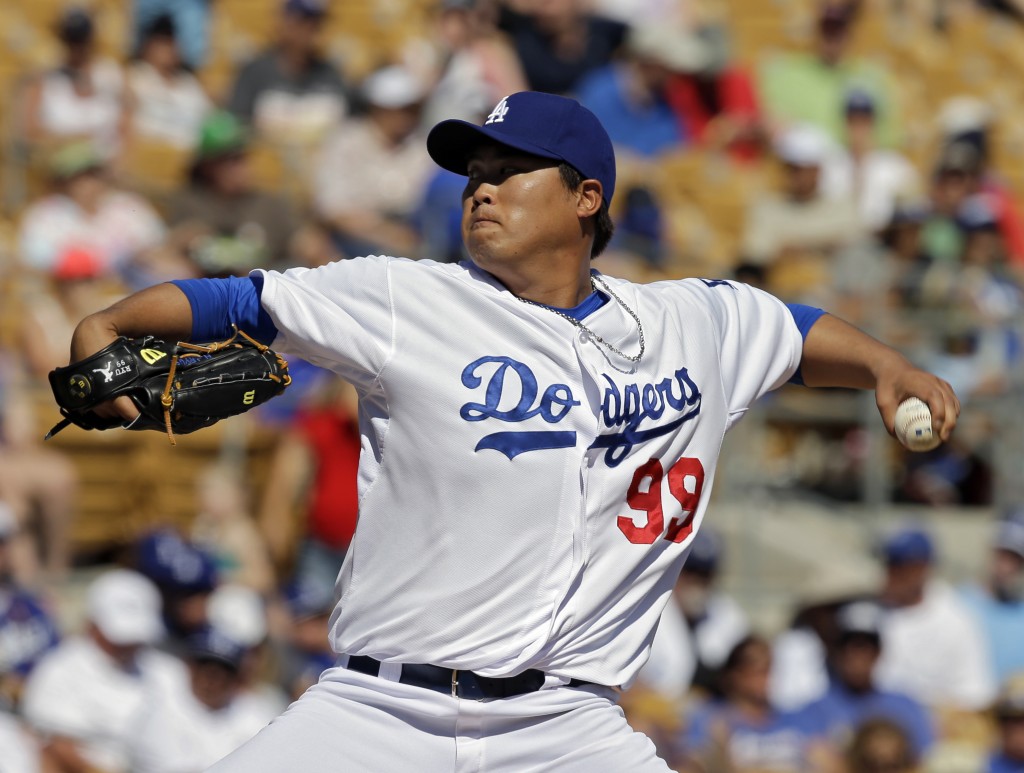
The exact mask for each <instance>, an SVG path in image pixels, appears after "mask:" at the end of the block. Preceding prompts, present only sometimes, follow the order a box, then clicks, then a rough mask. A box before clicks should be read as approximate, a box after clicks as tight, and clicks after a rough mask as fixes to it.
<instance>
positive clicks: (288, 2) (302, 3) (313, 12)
mask: <svg viewBox="0 0 1024 773" xmlns="http://www.w3.org/2000/svg"><path fill="white" fill-rule="evenodd" d="M284 12H285V13H288V14H292V15H294V16H302V17H304V18H307V19H319V18H321V17H322V16H326V15H327V2H326V0H284Z"/></svg>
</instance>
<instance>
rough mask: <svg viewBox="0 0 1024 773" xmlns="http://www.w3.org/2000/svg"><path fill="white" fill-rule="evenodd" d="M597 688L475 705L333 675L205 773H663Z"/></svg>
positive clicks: (643, 740) (344, 672)
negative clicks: (543, 772)
mask: <svg viewBox="0 0 1024 773" xmlns="http://www.w3.org/2000/svg"><path fill="white" fill-rule="evenodd" d="M613 699H614V693H613V691H611V690H608V689H606V688H601V687H575V688H570V687H551V688H544V689H541V690H538V691H537V692H532V693H527V694H525V695H518V696H515V697H512V698H501V699H494V700H485V701H474V700H467V699H460V698H453V697H451V696H450V695H446V694H444V693H440V692H435V691H433V690H429V689H425V688H421V687H413V686H410V685H405V684H401V683H399V682H392V681H389V680H387V679H384V678H381V677H376V676H368V675H365V674H361V673H357V672H355V671H349V670H348V669H345V668H341V667H335V668H330V669H328V670H327V671H325V672H324V674H323V675H322V676H321V678H320V682H319V683H318V684H316V685H314V686H313V687H311V688H310V689H309V690H307V691H306V693H305V694H304V695H303V696H302V697H301V698H300V699H299V700H297V701H296V702H295V703H293V704H292V705H291V706H290V707H289V708H288V710H287V711H285V712H284V714H282V715H281V716H280V717H278V718H277V719H275V720H274V721H273V722H272V723H271V724H270V725H268V726H267V727H265V728H264V729H263V730H262V731H260V733H259V734H258V735H257V736H256V737H255V738H253V739H252V740H251V741H249V742H248V743H246V744H245V745H244V746H242V747H241V748H240V749H238V750H237V751H235V752H233V753H232V754H230V755H228V756H227V757H226V758H225V759H223V760H221V761H220V762H219V763H217V764H216V765H214V766H213V767H212V768H210V771H211V772H212V773H339V772H341V771H344V772H345V773H403V772H404V771H416V773H530V772H536V773H540V771H545V772H546V773H654V772H655V771H657V772H658V773H666V772H667V771H668V770H669V767H668V765H666V764H665V762H664V761H663V760H661V759H660V758H658V756H657V754H656V752H655V748H654V744H653V743H652V742H651V740H650V739H649V738H647V736H645V735H643V734H641V733H637V732H635V731H634V730H633V729H632V728H631V727H630V726H629V725H628V724H627V723H626V720H625V718H624V717H623V714H622V710H621V709H620V708H619V707H618V706H617V705H616V704H615V702H614V700H613Z"/></svg>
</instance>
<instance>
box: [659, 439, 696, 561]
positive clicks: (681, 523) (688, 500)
mask: <svg viewBox="0 0 1024 773" xmlns="http://www.w3.org/2000/svg"><path fill="white" fill-rule="evenodd" d="M688 480H692V481H693V484H692V485H693V490H692V491H690V490H689V489H688V488H687V487H686V483H687V481H688ZM703 489H704V465H703V464H701V463H700V459H694V458H692V457H686V456H684V457H683V458H682V459H680V460H679V461H678V462H676V463H675V464H673V465H672V468H671V469H670V470H669V471H668V490H669V491H671V492H672V496H674V497H675V498H676V499H677V500H679V506H680V507H681V508H682V509H683V512H682V513H681V514H680V515H678V516H675V517H674V518H672V520H671V521H669V524H668V531H667V532H665V539H667V540H671V541H672V542H682V541H683V540H684V539H686V538H687V537H689V536H690V532H692V531H693V514H694V513H696V512H697V505H699V504H700V492H701V491H703Z"/></svg>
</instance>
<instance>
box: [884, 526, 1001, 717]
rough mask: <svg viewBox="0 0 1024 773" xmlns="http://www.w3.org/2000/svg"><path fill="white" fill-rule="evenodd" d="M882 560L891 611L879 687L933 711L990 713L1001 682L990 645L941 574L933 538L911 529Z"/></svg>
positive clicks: (896, 537) (889, 542)
mask: <svg viewBox="0 0 1024 773" xmlns="http://www.w3.org/2000/svg"><path fill="white" fill-rule="evenodd" d="M882 557H883V560H884V561H885V567H886V574H885V580H884V584H883V587H882V592H881V601H882V603H883V604H884V605H885V607H886V610H887V611H886V614H885V616H884V617H883V621H882V631H881V632H882V656H881V658H880V659H879V661H878V666H877V671H876V672H875V673H876V678H877V682H878V686H879V687H881V688H883V689H887V690H892V691H896V692H905V693H907V694H908V695H910V696H911V697H913V698H915V699H917V700H918V701H920V702H921V703H923V704H925V705H926V706H929V707H932V708H939V707H942V708H950V709H961V710H966V711H976V710H981V709H984V708H986V707H988V706H989V705H990V704H991V702H992V700H993V699H994V698H995V695H996V684H995V680H994V678H993V675H992V667H991V664H990V662H989V656H988V652H987V650H986V648H985V642H984V640H983V639H982V637H981V634H980V632H979V630H978V624H977V622H976V621H975V619H974V616H973V615H972V614H971V613H970V611H969V610H968V609H967V607H966V606H965V605H964V604H963V602H962V601H961V600H960V598H959V597H958V596H957V595H956V593H955V591H954V590H953V589H952V588H951V587H950V586H949V585H948V584H947V583H945V582H944V581H942V580H940V579H938V578H937V577H935V576H934V574H933V568H934V561H935V547H934V544H933V542H932V538H931V537H930V536H929V535H928V533H927V532H925V531H924V530H922V529H920V528H917V527H907V528H903V529H901V530H899V531H897V532H895V533H893V534H892V535H890V536H889V537H888V538H887V539H886V540H885V542H884V544H883V545H882Z"/></svg>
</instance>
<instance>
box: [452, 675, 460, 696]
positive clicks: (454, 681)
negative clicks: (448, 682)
mask: <svg viewBox="0 0 1024 773" xmlns="http://www.w3.org/2000/svg"><path fill="white" fill-rule="evenodd" d="M452 697H453V698H458V697H459V670H458V669H457V668H453V669H452Z"/></svg>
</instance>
